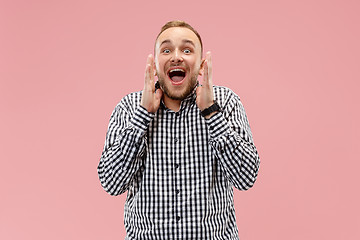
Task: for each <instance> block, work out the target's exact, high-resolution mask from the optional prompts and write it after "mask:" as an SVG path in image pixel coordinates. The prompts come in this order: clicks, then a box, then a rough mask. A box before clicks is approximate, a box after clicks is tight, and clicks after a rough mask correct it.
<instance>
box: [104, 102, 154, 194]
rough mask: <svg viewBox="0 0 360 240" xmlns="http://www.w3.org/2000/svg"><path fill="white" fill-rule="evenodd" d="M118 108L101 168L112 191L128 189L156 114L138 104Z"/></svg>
mask: <svg viewBox="0 0 360 240" xmlns="http://www.w3.org/2000/svg"><path fill="white" fill-rule="evenodd" d="M131 110H132V109H127V108H126V107H124V104H121V102H120V103H119V104H118V105H117V107H116V108H115V109H114V111H113V113H112V114H111V117H110V123H109V126H108V131H107V134H106V140H105V145H104V150H103V152H102V155H101V158H100V163H99V165H98V168H97V171H98V175H99V179H100V182H101V185H102V187H103V188H104V190H105V191H106V192H108V193H109V194H111V195H119V194H122V193H124V192H125V191H126V190H127V189H128V187H129V184H130V183H131V181H132V180H133V178H134V176H135V175H136V173H137V172H138V171H139V170H140V168H141V166H142V159H143V158H142V157H143V155H144V152H145V146H146V132H147V128H148V126H149V123H150V121H151V120H152V118H153V117H154V114H152V113H149V112H147V110H146V109H145V108H144V107H142V106H138V107H137V108H136V109H135V110H132V111H131Z"/></svg>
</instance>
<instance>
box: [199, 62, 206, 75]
mask: <svg viewBox="0 0 360 240" xmlns="http://www.w3.org/2000/svg"><path fill="white" fill-rule="evenodd" d="M204 63H205V58H203V59H201V64H200V69H199V75H200V76H202V75H203V74H204Z"/></svg>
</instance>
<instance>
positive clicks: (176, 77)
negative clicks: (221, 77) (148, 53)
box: [155, 27, 202, 100]
mask: <svg viewBox="0 0 360 240" xmlns="http://www.w3.org/2000/svg"><path fill="white" fill-rule="evenodd" d="M201 63H202V61H201V44H200V41H199V39H198V37H197V36H196V35H195V33H194V32H193V31H191V30H190V29H188V28H184V27H172V28H169V29H166V30H165V31H164V32H162V33H161V34H160V36H159V37H158V39H157V41H156V44H155V67H156V74H157V77H158V80H159V83H160V87H161V89H162V90H163V91H164V93H165V94H166V96H168V97H169V98H171V99H174V100H183V99H184V98H186V97H187V96H188V95H189V94H190V93H191V92H192V90H193V89H194V88H195V86H196V83H197V78H198V74H199V71H200V67H201Z"/></svg>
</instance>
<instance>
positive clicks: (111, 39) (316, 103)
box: [0, 0, 360, 240]
mask: <svg viewBox="0 0 360 240" xmlns="http://www.w3.org/2000/svg"><path fill="white" fill-rule="evenodd" d="M124 2H125V1H89V0H86V1H85V0H66V1H45V0H43V1H41V0H37V1H35V0H34V1H25V0H24V1H19V0H8V1H4V0H1V1H0V80H1V85H0V110H1V117H0V121H1V124H0V133H1V134H0V150H1V152H0V154H1V155H0V156H1V174H0V179H1V180H0V191H1V197H0V239H6V240H7V239H9V240H10V239H11V240H20V239H36V240H39V239H40V240H42V239H56V240H57V239H87V240H91V239H123V238H124V236H125V230H124V226H123V204H124V201H125V195H121V196H118V197H112V196H110V195H108V194H107V193H105V192H104V191H103V190H102V188H101V186H100V182H99V180H98V176H97V172H96V167H97V164H98V161H99V158H100V155H101V151H102V147H103V143H104V140H105V134H106V129H107V125H108V120H109V117H110V114H111V112H112V110H113V108H114V107H115V105H116V104H117V103H118V102H119V101H120V99H121V98H122V97H123V96H124V95H125V94H127V93H130V92H133V91H138V90H141V89H142V87H143V75H144V69H145V63H146V56H147V54H149V53H151V52H152V50H153V44H154V39H155V37H156V35H157V33H158V31H159V30H160V27H161V26H162V25H163V24H164V23H165V22H167V21H168V20H173V19H183V20H186V21H188V22H189V23H191V24H192V25H193V26H194V27H195V28H196V29H198V31H199V32H200V34H201V35H202V38H203V41H204V47H205V50H206V51H207V50H211V51H212V53H213V69H214V84H216V85H224V86H228V87H230V88H231V89H233V90H234V91H235V92H236V93H237V94H238V95H239V96H240V97H241V99H242V102H243V104H244V106H245V109H246V112H247V115H248V119H249V121H250V125H251V128H252V131H253V135H254V140H255V143H256V146H257V148H258V150H259V153H260V157H261V160H262V162H261V167H260V172H259V177H258V180H257V182H256V184H255V186H254V188H253V189H251V190H249V191H247V192H239V191H235V205H236V214H237V223H238V227H239V233H240V238H241V239H242V240H263V239H272V240H278V239H281V240H282V239H284V240H300V239H301V240H304V239H354V240H355V239H360V211H359V210H360V208H359V202H360V194H359V186H358V184H359V180H360V179H359V167H360V164H359V160H360V159H359V155H360V151H359V148H360V146H359V137H360V128H359V122H360V113H359V106H358V105H359V103H360V98H359V96H358V92H359V87H360V86H359V85H360V84H359V81H360V70H359V69H360V68H359V67H360V59H359V58H360V57H359V56H360V44H359V43H360V33H359V32H360V31H359V25H360V21H359V20H360V14H359V12H360V4H359V1H356V0H354V1H350V0H349V1H344V0H342V1H340V0H338V1H335V0H323V1H314V0H311V1H310V0H306V1H288V0H273V1H265V0H259V1H227V0H222V1H217V2H216V3H211V1H194V0H189V1H188V0H185V1H129V3H124Z"/></svg>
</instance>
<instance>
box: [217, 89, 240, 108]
mask: <svg viewBox="0 0 360 240" xmlns="http://www.w3.org/2000/svg"><path fill="white" fill-rule="evenodd" d="M213 88H214V98H215V100H216V101H217V102H218V103H219V105H221V106H223V107H224V106H226V105H228V104H229V103H233V102H234V101H235V102H239V103H240V104H241V101H240V97H239V96H238V95H237V94H236V93H235V92H234V91H233V90H231V89H230V88H228V87H224V86H214V87H213Z"/></svg>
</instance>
